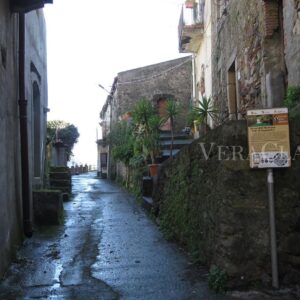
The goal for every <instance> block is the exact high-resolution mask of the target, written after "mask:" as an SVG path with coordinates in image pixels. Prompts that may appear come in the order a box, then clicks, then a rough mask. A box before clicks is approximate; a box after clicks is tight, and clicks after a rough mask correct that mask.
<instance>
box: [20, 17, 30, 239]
mask: <svg viewBox="0 0 300 300" xmlns="http://www.w3.org/2000/svg"><path fill="white" fill-rule="evenodd" d="M19 112H20V138H21V165H22V199H23V230H24V234H25V235H26V236H27V237H31V236H32V232H33V224H32V210H31V201H30V198H31V197H30V183H29V157H28V128H27V100H26V99H25V14H24V13H23V12H21V13H19Z"/></svg>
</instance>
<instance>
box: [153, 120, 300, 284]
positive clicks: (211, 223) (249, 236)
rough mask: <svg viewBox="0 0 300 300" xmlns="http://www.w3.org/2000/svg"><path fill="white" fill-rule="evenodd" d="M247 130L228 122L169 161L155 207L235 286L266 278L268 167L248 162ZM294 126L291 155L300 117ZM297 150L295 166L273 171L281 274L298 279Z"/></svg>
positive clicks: (166, 226) (299, 140)
mask: <svg viewBox="0 0 300 300" xmlns="http://www.w3.org/2000/svg"><path fill="white" fill-rule="evenodd" d="M246 129H247V128H246V123H245V122H244V121H230V122H228V123H226V124H224V125H222V126H220V127H218V128H216V129H215V130H212V131H211V132H209V133H208V134H207V136H206V137H205V138H202V139H199V140H196V141H195V142H194V143H193V144H192V145H190V146H188V147H185V148H184V149H182V151H181V152H180V153H179V155H178V156H177V157H176V158H174V159H173V161H172V162H170V161H169V162H167V163H165V164H164V166H163V167H162V169H161V172H160V177H159V180H158V181H159V183H158V188H157V191H156V193H155V206H156V210H157V211H158V216H159V218H160V224H161V227H162V229H163V231H164V232H165V233H166V234H167V235H168V236H169V237H170V238H174V239H176V240H177V241H179V242H180V243H182V244H184V245H185V246H186V247H187V249H188V250H189V251H190V252H191V253H192V254H193V255H194V256H195V258H196V259H199V260H200V261H202V262H203V263H205V264H207V265H212V264H216V265H217V266H218V267H220V268H221V269H223V270H225V271H226V272H227V274H228V275H229V277H230V279H231V281H230V283H231V284H232V285H235V286H239V285H246V284H249V283H253V282H261V283H264V284H267V285H268V284H269V283H270V280H271V277H270V276H271V275H270V274H271V266H270V260H271V259H270V250H269V248H270V246H269V217H268V194H267V184H266V171H265V170H251V169H250V168H249V161H248V160H247V153H248V149H247V148H248V145H247V131H246ZM290 129H291V145H292V148H291V152H292V154H293V156H294V154H295V153H296V149H297V145H299V144H300V121H297V122H293V123H291V124H290ZM233 146H235V147H233ZM226 147H227V148H226ZM240 147H242V148H243V151H241V153H242V155H240V154H239V151H240V149H242V148H240ZM204 150H205V151H204ZM210 150H211V151H210ZM208 153H209V154H208ZM296 154H297V153H296ZM298 154H299V155H296V156H295V160H293V162H292V167H291V168H290V169H282V170H275V195H276V200H275V202H276V204H275V205H276V222H277V224H276V225H277V237H278V251H279V256H278V257H279V275H280V282H281V283H286V284H295V283H297V280H298V279H299V278H300V263H299V262H300V250H299V249H300V181H299V174H300V151H299V153H298ZM207 155H208V157H207ZM233 158H235V159H233ZM298 283H299V282H298Z"/></svg>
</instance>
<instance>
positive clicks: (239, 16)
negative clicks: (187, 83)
mask: <svg viewBox="0 0 300 300" xmlns="http://www.w3.org/2000/svg"><path fill="white" fill-rule="evenodd" d="M299 10H300V4H299V1H298V0H285V1H282V0H255V1H239V0H230V1H228V0H218V1H214V2H213V5H212V28H213V29H212V81H213V83H214V85H213V98H214V100H215V103H216V105H217V108H218V110H219V112H220V120H219V121H220V122H223V121H225V120H227V119H242V118H244V117H245V113H246V110H247V109H250V108H266V107H280V106H282V104H283V99H284V97H285V93H286V89H287V87H288V86H289V85H299V83H300V76H299V75H300V74H299V72H300V71H299V56H300V55H299V45H300V44H299V24H300V21H299V18H300V17H299Z"/></svg>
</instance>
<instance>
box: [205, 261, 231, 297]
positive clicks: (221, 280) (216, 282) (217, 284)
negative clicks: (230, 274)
mask: <svg viewBox="0 0 300 300" xmlns="http://www.w3.org/2000/svg"><path fill="white" fill-rule="evenodd" d="M226 281H227V274H226V273H225V271H223V270H221V269H220V268H219V267H217V266H215V265H213V266H212V267H211V268H210V270H209V274H208V287H209V288H210V289H211V290H213V291H215V292H216V293H224V292H225V291H226Z"/></svg>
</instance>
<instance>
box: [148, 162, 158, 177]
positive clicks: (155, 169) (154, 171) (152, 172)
mask: <svg viewBox="0 0 300 300" xmlns="http://www.w3.org/2000/svg"><path fill="white" fill-rule="evenodd" d="M149 173H150V176H151V177H154V176H156V175H157V173H158V164H151V165H149Z"/></svg>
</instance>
